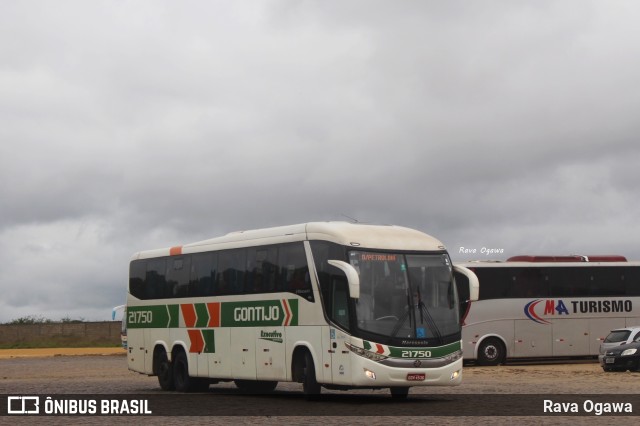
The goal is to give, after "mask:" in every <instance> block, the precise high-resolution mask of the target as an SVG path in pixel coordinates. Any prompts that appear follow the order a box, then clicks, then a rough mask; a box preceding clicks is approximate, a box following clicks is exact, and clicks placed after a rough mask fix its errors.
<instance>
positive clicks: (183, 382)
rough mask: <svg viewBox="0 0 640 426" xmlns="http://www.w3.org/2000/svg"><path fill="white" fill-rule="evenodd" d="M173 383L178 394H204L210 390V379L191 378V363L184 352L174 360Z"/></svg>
mask: <svg viewBox="0 0 640 426" xmlns="http://www.w3.org/2000/svg"><path fill="white" fill-rule="evenodd" d="M173 381H174V383H175V387H176V390H177V391H178V392H204V391H206V390H207V389H208V388H209V380H208V379H201V378H198V377H191V376H189V361H188V360H187V354H185V353H184V351H182V350H180V351H178V352H177V353H176V356H175V358H174V360H173Z"/></svg>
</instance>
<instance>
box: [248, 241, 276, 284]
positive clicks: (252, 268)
mask: <svg viewBox="0 0 640 426" xmlns="http://www.w3.org/2000/svg"><path fill="white" fill-rule="evenodd" d="M277 262H278V248H277V247H276V246H263V247H252V248H250V249H248V252H247V291H248V292H252V293H270V292H274V291H277V283H278V267H277Z"/></svg>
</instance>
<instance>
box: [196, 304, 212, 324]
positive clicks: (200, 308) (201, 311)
mask: <svg viewBox="0 0 640 426" xmlns="http://www.w3.org/2000/svg"><path fill="white" fill-rule="evenodd" d="M194 306H195V308H196V315H197V316H198V319H197V320H196V327H198V328H201V327H206V326H207V324H209V310H208V309H207V305H205V304H204V303H196V304H195V305H194Z"/></svg>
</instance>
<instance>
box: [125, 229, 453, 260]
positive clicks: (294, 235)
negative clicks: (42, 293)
mask: <svg viewBox="0 0 640 426" xmlns="http://www.w3.org/2000/svg"><path fill="white" fill-rule="evenodd" d="M304 240H323V241H330V242H334V243H337V244H341V245H345V246H350V247H360V248H369V249H383V250H416V251H442V250H445V246H444V244H442V243H441V242H440V241H439V240H437V239H436V238H434V237H432V236H430V235H427V234H425V233H423V232H420V231H417V230H415V229H411V228H405V227H402V226H395V225H370V224H363V223H349V222H309V223H302V224H297V225H288V226H279V227H273V228H264V229H254V230H247V231H236V232H230V233H228V234H226V235H224V236H221V237H216V238H211V239H208V240H203V241H199V242H195V243H190V244H185V245H182V246H175V247H168V248H163V249H158V250H147V251H141V252H138V253H136V254H135V255H134V256H133V258H132V260H135V259H143V258H153V257H161V256H169V255H178V254H182V253H197V252H202V251H209V250H222V249H230V248H236V247H237V248H240V247H251V246H260V245H267V244H280V243H287V242H294V241H304Z"/></svg>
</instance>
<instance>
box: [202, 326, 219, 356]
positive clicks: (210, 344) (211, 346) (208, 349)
mask: <svg viewBox="0 0 640 426" xmlns="http://www.w3.org/2000/svg"><path fill="white" fill-rule="evenodd" d="M202 339H203V340H204V353H207V354H213V353H215V352H216V339H215V330H212V329H209V330H202Z"/></svg>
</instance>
